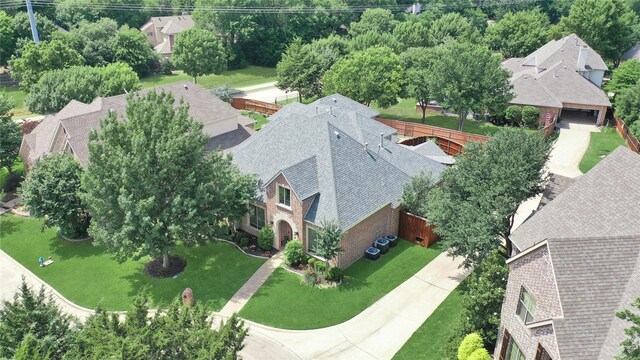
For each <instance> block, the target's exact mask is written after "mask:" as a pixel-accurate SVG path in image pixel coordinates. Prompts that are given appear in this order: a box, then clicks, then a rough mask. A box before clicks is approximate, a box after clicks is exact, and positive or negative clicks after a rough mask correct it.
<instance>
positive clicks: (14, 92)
mask: <svg viewBox="0 0 640 360" xmlns="http://www.w3.org/2000/svg"><path fill="white" fill-rule="evenodd" d="M0 92H4V93H6V94H7V95H9V97H11V98H12V99H13V109H11V112H13V116H14V117H24V116H25V115H30V114H31V112H30V111H29V110H27V106H26V105H25V103H24V100H25V98H26V97H27V93H26V92H24V91H22V90H20V88H19V87H18V85H2V86H0Z"/></svg>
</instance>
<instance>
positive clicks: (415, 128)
mask: <svg viewBox="0 0 640 360" xmlns="http://www.w3.org/2000/svg"><path fill="white" fill-rule="evenodd" d="M376 120H378V121H379V122H381V123H383V124H385V125H387V126H390V127H392V128H394V129H396V131H397V132H398V134H400V135H403V136H408V137H412V138H416V137H424V138H434V139H436V140H437V142H438V145H439V146H440V148H441V149H442V150H443V151H444V152H446V153H447V154H448V155H456V154H458V153H460V151H461V150H462V147H463V146H464V145H466V144H467V143H468V142H469V141H480V142H483V143H485V142H487V139H489V138H488V137H487V136H484V135H477V134H469V133H466V132H462V131H457V130H450V129H445V128H441V127H437V126H430V125H424V124H416V123H412V122H406V121H401V120H392V119H384V118H380V117H376ZM407 145H408V144H407Z"/></svg>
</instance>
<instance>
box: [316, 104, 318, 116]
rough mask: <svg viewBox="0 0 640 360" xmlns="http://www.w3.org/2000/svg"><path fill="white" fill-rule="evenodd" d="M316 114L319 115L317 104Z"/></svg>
mask: <svg viewBox="0 0 640 360" xmlns="http://www.w3.org/2000/svg"><path fill="white" fill-rule="evenodd" d="M316 115H318V107H317V106H316Z"/></svg>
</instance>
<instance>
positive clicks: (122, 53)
mask: <svg viewBox="0 0 640 360" xmlns="http://www.w3.org/2000/svg"><path fill="white" fill-rule="evenodd" d="M154 56H155V53H154V52H153V48H152V47H151V43H150V42H149V40H148V39H147V37H146V36H145V35H144V34H143V33H142V32H141V31H140V30H138V29H136V28H130V27H128V26H126V25H125V26H123V27H121V28H120V30H118V33H117V34H116V36H115V38H114V39H113V59H114V61H119V62H123V63H125V64H128V65H129V66H131V68H132V69H133V71H135V72H136V73H137V74H138V75H139V76H144V75H146V74H147V73H148V72H149V64H151V62H152V61H153V58H154Z"/></svg>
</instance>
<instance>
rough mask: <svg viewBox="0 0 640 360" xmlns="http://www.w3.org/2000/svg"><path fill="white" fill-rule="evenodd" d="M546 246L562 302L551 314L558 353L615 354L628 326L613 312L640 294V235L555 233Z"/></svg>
mask: <svg viewBox="0 0 640 360" xmlns="http://www.w3.org/2000/svg"><path fill="white" fill-rule="evenodd" d="M635 219H637V217H634V218H626V220H627V221H634V220H635ZM547 246H548V247H549V254H550V256H551V261H552V263H553V269H554V274H555V278H556V284H557V286H558V293H559V296H560V303H561V306H562V317H560V318H555V319H553V328H554V332H555V336H556V340H557V345H558V350H559V352H560V356H561V357H562V358H563V359H602V360H605V359H607V360H608V359H613V358H614V357H615V356H616V355H618V354H619V353H620V351H621V348H620V343H621V342H622V340H624V338H625V334H624V329H625V328H627V327H628V326H629V323H628V322H627V321H624V320H622V319H619V318H618V317H617V316H616V315H615V314H616V312H618V311H622V310H624V309H632V306H631V304H632V302H633V301H634V300H635V298H637V297H638V294H640V265H639V263H640V235H636V236H627V237H612V236H604V237H589V238H585V237H580V238H571V239H566V238H564V239H562V238H560V239H556V238H554V239H549V240H548V243H547ZM636 312H637V310H636Z"/></svg>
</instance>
